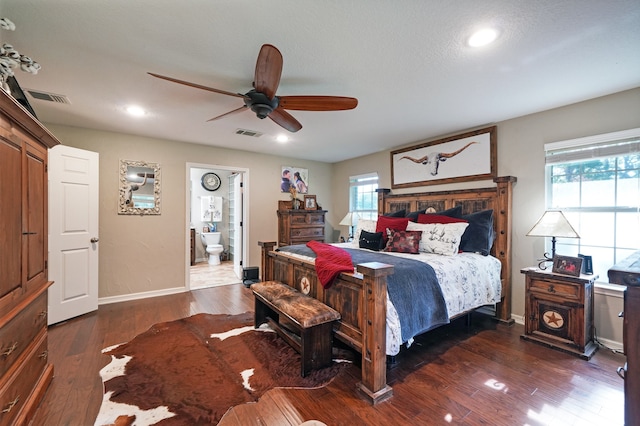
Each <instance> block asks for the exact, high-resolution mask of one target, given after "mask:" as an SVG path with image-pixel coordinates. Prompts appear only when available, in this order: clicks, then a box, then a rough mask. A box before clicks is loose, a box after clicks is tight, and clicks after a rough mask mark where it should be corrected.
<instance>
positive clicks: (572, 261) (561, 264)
mask: <svg viewBox="0 0 640 426" xmlns="http://www.w3.org/2000/svg"><path fill="white" fill-rule="evenodd" d="M582 261H583V259H582V258H581V257H571V256H561V255H556V256H554V257H553V268H552V269H551V271H552V272H554V273H556V274H563V275H570V276H572V277H579V276H580V271H581V270H582Z"/></svg>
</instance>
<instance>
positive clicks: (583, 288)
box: [520, 268, 598, 360]
mask: <svg viewBox="0 0 640 426" xmlns="http://www.w3.org/2000/svg"><path fill="white" fill-rule="evenodd" d="M520 272H522V273H523V274H525V276H526V287H525V309H524V310H525V314H524V316H525V318H524V335H522V338H523V339H525V340H531V341H534V342H537V343H542V344H544V345H546V346H549V347H552V348H555V349H559V350H561V351H564V352H568V353H571V354H574V355H578V356H579V357H580V358H582V359H586V360H588V359H590V358H591V357H592V356H593V354H594V353H595V351H596V350H598V346H597V345H596V344H595V342H594V341H593V338H594V331H593V329H594V324H593V299H594V296H593V287H594V283H595V281H596V279H597V278H598V276H597V275H580V276H579V277H573V276H569V275H561V274H556V273H553V272H550V271H547V270H541V269H536V268H525V269H522V270H521V271H520Z"/></svg>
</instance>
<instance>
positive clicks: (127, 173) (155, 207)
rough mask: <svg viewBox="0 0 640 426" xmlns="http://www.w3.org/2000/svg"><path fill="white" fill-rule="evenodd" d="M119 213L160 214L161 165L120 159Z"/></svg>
mask: <svg viewBox="0 0 640 426" xmlns="http://www.w3.org/2000/svg"><path fill="white" fill-rule="evenodd" d="M119 187H120V189H119V197H118V201H119V202H118V214H133V215H159V214H160V165H159V164H158V163H148V162H146V161H132V160H120V184H119Z"/></svg>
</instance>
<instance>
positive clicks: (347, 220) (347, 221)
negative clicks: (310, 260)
mask: <svg viewBox="0 0 640 426" xmlns="http://www.w3.org/2000/svg"><path fill="white" fill-rule="evenodd" d="M358 219H360V215H359V214H358V213H354V212H349V213H347V214H346V216H345V217H344V218H342V220H341V221H340V225H345V226H349V227H350V233H349V241H351V240H353V237H354V235H353V227H354V226H355V225H356V224H357V223H358Z"/></svg>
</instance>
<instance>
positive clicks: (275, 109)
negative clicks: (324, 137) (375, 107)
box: [149, 44, 358, 132]
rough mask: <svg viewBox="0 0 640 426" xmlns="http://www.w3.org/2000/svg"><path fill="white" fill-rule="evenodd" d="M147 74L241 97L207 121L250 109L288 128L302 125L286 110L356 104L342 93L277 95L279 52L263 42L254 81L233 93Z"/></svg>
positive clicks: (342, 107) (294, 129) (331, 108)
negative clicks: (244, 90)
mask: <svg viewBox="0 0 640 426" xmlns="http://www.w3.org/2000/svg"><path fill="white" fill-rule="evenodd" d="M149 74H150V75H152V76H154V77H157V78H161V79H163V80H168V81H172V82H174V83H179V84H184V85H186V86H190V87H195V88H197V89H203V90H208V91H210V92H215V93H220V94H223V95H228V96H235V97H237V98H242V99H243V100H244V105H243V106H241V107H240V108H237V109H234V110H232V111H229V112H226V113H224V114H222V115H218V116H217V117H213V118H212V119H210V120H208V121H213V120H218V119H220V118H222V117H227V116H229V115H232V114H235V113H238V112H242V111H245V110H246V109H251V111H253V112H254V113H255V114H256V115H257V116H258V118H260V119H262V118H265V117H269V118H270V119H271V120H273V121H274V122H275V123H276V124H278V125H280V126H282V127H284V128H285V129H287V130H288V131H290V132H297V131H298V130H300V129H302V124H300V122H299V121H298V120H296V119H295V118H294V117H293V116H292V115H291V114H289V113H288V112H287V111H285V110H298V111H341V110H347V109H353V108H355V107H356V106H357V105H358V100H357V99H356V98H349V97H345V96H305V95H299V96H276V91H277V89H278V85H279V84H280V76H281V75H282V54H281V53H280V51H279V50H278V49H277V48H276V47H275V46H272V45H270V44H264V45H263V46H262V48H261V49H260V53H259V54H258V60H257V62H256V72H255V77H254V81H253V89H252V90H250V91H248V92H247V93H245V94H244V95H243V94H242V93H233V92H228V91H226V90H220V89H214V88H213V87H207V86H202V85H200V84H196V83H189V82H188V81H183V80H178V79H175V78H171V77H166V76H164V75H160V74H155V73H152V72H150V73H149Z"/></svg>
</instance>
